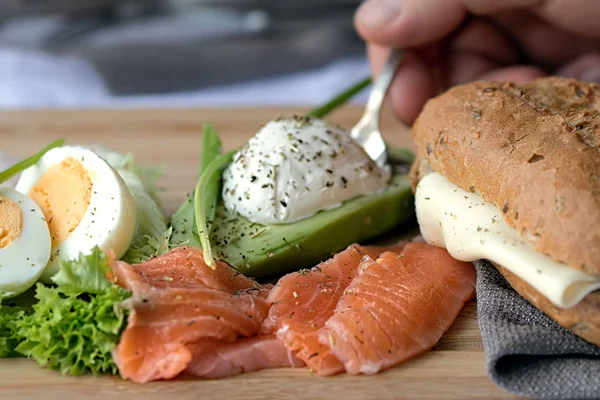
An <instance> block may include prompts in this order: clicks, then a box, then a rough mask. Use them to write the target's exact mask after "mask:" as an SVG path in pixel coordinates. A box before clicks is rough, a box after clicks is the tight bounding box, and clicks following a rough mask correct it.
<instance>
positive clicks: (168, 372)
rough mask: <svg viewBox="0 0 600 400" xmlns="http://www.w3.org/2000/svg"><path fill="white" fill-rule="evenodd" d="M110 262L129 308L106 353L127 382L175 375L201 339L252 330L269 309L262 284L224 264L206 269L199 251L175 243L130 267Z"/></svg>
mask: <svg viewBox="0 0 600 400" xmlns="http://www.w3.org/2000/svg"><path fill="white" fill-rule="evenodd" d="M110 266H111V273H112V275H113V279H115V281H116V282H117V283H119V284H120V285H122V286H123V287H125V288H128V289H130V290H131V291H132V293H133V296H132V297H131V298H130V299H128V300H127V301H126V302H125V303H124V304H123V306H124V307H126V308H128V309H129V310H130V313H129V318H128V321H127V327H126V329H125V330H124V331H123V333H122V335H121V338H120V341H119V344H118V345H117V347H116V349H115V350H114V352H113V356H114V359H115V362H116V364H117V366H118V368H119V372H120V373H121V375H122V376H123V377H124V378H126V379H130V380H132V381H134V382H149V381H153V380H159V379H171V378H174V377H176V376H178V375H179V374H180V373H181V372H182V371H184V370H185V369H186V368H188V367H189V365H190V363H191V362H193V361H194V359H195V358H196V359H197V358H198V357H199V356H200V355H199V354H198V352H197V351H194V350H197V345H198V343H201V342H202V341H212V342H214V341H219V342H234V341H235V340H237V339H238V338H243V337H253V336H256V335H258V334H259V332H260V329H261V326H262V323H263V321H264V319H265V318H266V316H267V314H268V311H269V306H270V304H269V302H267V300H266V297H267V294H268V290H267V289H265V288H262V287H261V286H260V285H259V284H258V283H256V282H255V281H253V280H251V279H249V278H246V277H244V276H242V275H238V274H236V273H235V271H234V270H233V269H232V268H231V267H229V266H228V265H227V264H225V263H219V264H218V265H217V268H216V270H212V269H211V268H209V267H208V266H206V265H205V264H204V260H203V257H202V252H201V250H199V249H192V248H178V249H175V250H173V251H171V252H169V253H167V254H164V255H162V256H159V257H157V258H155V259H152V260H150V261H147V262H146V263H143V264H138V265H129V264H127V263H125V262H121V261H115V260H114V259H113V260H111V263H110ZM192 347H194V349H192ZM265 363H266V362H265Z"/></svg>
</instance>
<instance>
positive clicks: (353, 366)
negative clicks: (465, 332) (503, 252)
mask: <svg viewBox="0 0 600 400" xmlns="http://www.w3.org/2000/svg"><path fill="white" fill-rule="evenodd" d="M474 295H475V269H474V267H473V265H472V264H470V263H464V262H460V261H457V260H454V259H453V258H452V257H451V256H450V255H449V254H448V252H447V251H446V250H444V249H441V248H438V247H434V246H431V245H428V244H426V243H421V242H412V243H409V244H408V245H406V247H405V248H404V250H403V251H402V254H400V255H399V254H397V253H393V252H386V253H383V254H382V255H381V256H380V257H379V258H378V259H377V261H373V259H370V258H366V259H365V260H363V262H362V263H361V265H360V267H359V270H358V276H357V277H356V278H355V279H354V280H353V281H352V283H350V284H349V285H348V287H347V288H346V289H345V291H344V293H343V295H342V296H341V298H340V300H339V302H338V304H337V306H336V308H335V312H334V314H333V316H332V317H331V318H329V319H328V320H327V322H326V323H325V327H324V328H323V329H321V330H320V331H319V333H318V337H319V342H320V343H321V344H322V345H325V346H327V347H329V349H330V351H331V354H333V355H334V356H335V357H336V358H337V359H338V360H340V361H341V362H342V363H343V365H344V369H345V370H346V372H348V373H350V374H359V373H362V374H367V375H370V374H375V373H377V372H378V371H380V370H382V369H385V368H389V367H392V366H394V365H396V364H398V363H400V362H402V361H404V360H407V359H409V358H412V357H414V356H416V355H418V354H420V353H422V352H424V351H426V350H429V349H430V348H432V347H433V346H434V345H435V344H436V343H437V342H438V341H439V339H440V338H441V337H442V334H443V333H444V332H446V331H447V330H448V328H450V326H451V325H452V323H453V322H454V320H455V319H456V317H457V316H458V314H459V312H460V311H461V309H462V308H463V306H464V304H465V302H467V301H469V300H471V299H473V298H474ZM316 372H317V373H318V374H320V375H327V374H328V373H329V371H328V370H327V369H325V370H317V371H316Z"/></svg>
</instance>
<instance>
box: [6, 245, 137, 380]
mask: <svg viewBox="0 0 600 400" xmlns="http://www.w3.org/2000/svg"><path fill="white" fill-rule="evenodd" d="M108 270H109V267H108V259H107V257H106V255H104V253H103V252H102V251H101V250H100V249H98V248H95V249H94V250H93V251H92V253H91V254H90V255H86V256H83V255H81V256H80V257H79V258H78V259H77V260H72V261H62V262H61V266H60V271H59V272H58V273H57V274H56V275H55V276H54V277H53V278H52V279H53V281H54V283H56V286H54V287H49V286H44V285H43V284H41V283H38V284H37V285H36V287H35V289H34V290H35V294H34V295H33V296H30V297H31V298H32V299H33V300H34V301H35V304H33V305H32V306H5V305H2V306H1V308H0V356H1V357H8V356H13V355H17V356H19V355H20V356H25V357H29V358H32V359H34V360H35V361H36V362H37V363H38V364H40V365H41V366H45V367H48V368H51V369H55V370H59V371H61V372H62V373H63V374H70V375H76V376H78V375H82V374H85V373H92V374H95V375H97V374H101V373H109V374H117V373H118V369H117V366H116V364H115V362H114V360H113V358H112V350H113V349H114V348H115V346H116V345H117V343H118V341H119V336H120V334H121V332H122V330H123V329H124V327H125V325H126V317H127V316H126V314H125V312H126V310H124V309H121V308H120V307H119V305H120V304H121V303H122V302H123V301H124V300H126V299H127V298H128V297H129V296H130V293H129V292H128V291H126V290H125V289H123V288H121V287H120V286H117V285H115V284H113V283H112V282H111V281H110V280H109V279H108V278H107V273H108ZM12 300H13V299H11V301H12Z"/></svg>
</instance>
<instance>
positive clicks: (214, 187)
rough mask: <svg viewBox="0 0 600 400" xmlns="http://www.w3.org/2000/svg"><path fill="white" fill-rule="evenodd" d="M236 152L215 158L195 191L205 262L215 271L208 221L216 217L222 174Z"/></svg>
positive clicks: (196, 211)
mask: <svg viewBox="0 0 600 400" xmlns="http://www.w3.org/2000/svg"><path fill="white" fill-rule="evenodd" d="M235 153H236V151H235V150H232V151H229V152H227V153H225V154H222V155H220V156H219V157H217V158H215V159H214V160H213V161H212V162H211V163H210V164H208V165H207V166H206V169H205V170H204V172H203V173H202V175H201V176H200V179H199V180H198V184H197V185H196V190H195V191H194V212H195V215H196V228H197V231H198V234H199V236H200V244H201V246H202V250H203V252H204V262H205V263H206V264H207V265H208V266H209V267H211V268H212V269H215V267H216V263H215V260H214V259H213V256H212V250H211V248H210V227H209V226H208V225H209V223H208V221H212V220H213V219H214V217H215V211H216V208H217V204H218V202H219V198H220V197H221V191H220V189H221V174H222V172H223V170H224V169H225V168H226V167H227V165H229V163H231V161H232V160H233V156H234V155H235Z"/></svg>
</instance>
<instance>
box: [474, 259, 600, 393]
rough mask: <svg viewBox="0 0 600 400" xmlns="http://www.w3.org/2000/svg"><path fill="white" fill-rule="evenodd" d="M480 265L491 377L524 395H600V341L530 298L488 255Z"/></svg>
mask: <svg viewBox="0 0 600 400" xmlns="http://www.w3.org/2000/svg"><path fill="white" fill-rule="evenodd" d="M475 266H476V268H477V313H478V320H479V327H480V329H481V335H482V337H483V347H484V349H485V353H486V359H487V368H488V373H489V376H490V378H491V379H492V380H493V381H494V382H495V383H496V384H497V385H498V386H500V387H502V388H503V389H505V390H507V391H509V392H512V393H515V394H518V395H520V396H527V397H533V398H541V399H555V398H556V399H598V398H600V347H598V346H595V345H593V344H590V343H588V342H586V341H585V340H583V339H580V338H579V337H577V336H575V335H573V334H572V333H570V332H568V331H567V330H565V329H563V328H562V327H561V326H559V325H558V324H556V323H555V322H554V321H553V320H552V319H550V318H549V317H548V316H546V315H545V314H543V313H542V312H541V311H539V310H537V309H536V308H535V307H533V306H532V305H531V304H529V302H527V300H525V299H524V298H523V297H521V296H520V295H519V294H518V293H517V292H515V291H514V290H513V289H512V288H511V287H510V286H509V284H508V283H507V282H506V280H505V279H504V278H503V277H502V275H501V274H500V273H499V272H498V271H497V270H496V268H494V267H493V266H492V265H491V264H490V263H488V262H487V261H478V262H476V263H475ZM598 311H599V312H600V310H598Z"/></svg>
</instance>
